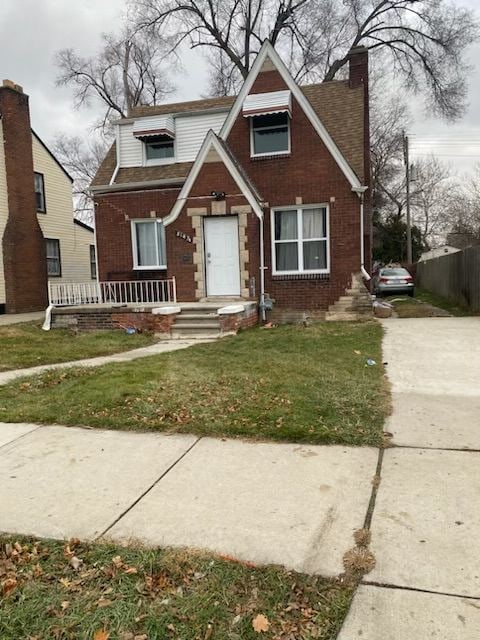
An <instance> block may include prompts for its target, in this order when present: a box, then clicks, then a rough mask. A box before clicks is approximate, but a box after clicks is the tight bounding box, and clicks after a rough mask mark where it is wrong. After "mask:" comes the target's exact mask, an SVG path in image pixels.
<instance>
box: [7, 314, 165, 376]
mask: <svg viewBox="0 0 480 640" xmlns="http://www.w3.org/2000/svg"><path fill="white" fill-rule="evenodd" d="M153 342H154V339H153V337H152V336H149V335H146V334H141V335H133V336H129V335H127V334H126V333H124V332H123V331H92V332H85V333H79V334H77V335H74V334H73V333H72V332H70V331H68V330H67V329H54V330H52V331H43V330H42V328H41V326H40V325H39V324H37V323H26V324H15V325H8V326H4V327H0V371H8V370H10V369H22V368H24V367H35V366H37V365H41V364H54V363H57V362H68V361H69V360H79V359H81V358H93V357H95V356H106V355H109V354H111V353H118V352H119V351H127V350H129V349H136V348H137V347H143V346H146V345H148V344H152V343H153Z"/></svg>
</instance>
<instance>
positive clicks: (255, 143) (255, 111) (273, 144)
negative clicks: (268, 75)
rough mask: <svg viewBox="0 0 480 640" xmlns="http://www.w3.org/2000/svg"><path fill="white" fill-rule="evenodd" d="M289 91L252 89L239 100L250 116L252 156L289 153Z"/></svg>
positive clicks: (246, 116) (290, 104) (248, 116)
mask: <svg viewBox="0 0 480 640" xmlns="http://www.w3.org/2000/svg"><path fill="white" fill-rule="evenodd" d="M291 112H292V96H291V93H290V91H272V92H270V93H253V94H250V95H249V96H247V97H246V99H245V102H244V103H243V115H244V117H245V118H249V119H250V146H251V156H252V158H255V157H261V156H272V155H273V156H275V155H284V154H288V153H290V118H291Z"/></svg>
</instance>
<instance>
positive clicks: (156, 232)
mask: <svg viewBox="0 0 480 640" xmlns="http://www.w3.org/2000/svg"><path fill="white" fill-rule="evenodd" d="M132 240H133V263H134V267H135V269H166V268H167V251H166V243H165V227H164V226H163V223H162V222H161V221H160V220H133V221H132Z"/></svg>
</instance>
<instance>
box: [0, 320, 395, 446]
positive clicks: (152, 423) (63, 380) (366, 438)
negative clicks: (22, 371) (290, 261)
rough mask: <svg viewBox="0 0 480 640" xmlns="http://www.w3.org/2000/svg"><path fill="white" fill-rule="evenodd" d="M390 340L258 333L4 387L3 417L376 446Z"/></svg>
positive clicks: (356, 332) (317, 329)
mask: <svg viewBox="0 0 480 640" xmlns="http://www.w3.org/2000/svg"><path fill="white" fill-rule="evenodd" d="M381 337H382V328H381V326H380V325H378V324H377V323H375V322H370V323H359V324H356V323H324V324H317V325H313V326H311V327H308V328H303V327H296V326H284V327H278V328H275V329H270V330H267V329H253V330H249V331H245V332H243V333H241V334H239V335H238V336H236V337H234V338H225V339H223V340H221V341H218V342H215V343H211V344H204V345H198V346H195V347H192V348H190V349H186V350H183V351H177V352H174V353H169V354H164V355H162V356H155V357H151V358H146V359H142V360H137V361H135V362H131V363H125V364H120V365H119V364H116V365H108V366H104V367H101V368H99V369H95V370H91V369H89V370H87V369H75V370H73V369H72V370H69V371H63V372H61V373H59V372H51V373H47V374H44V375H42V376H40V377H36V378H31V379H29V380H27V381H24V382H23V383H19V384H12V385H9V386H8V387H5V388H3V389H1V390H0V420H1V421H4V422H9V421H11V422H40V423H56V424H66V425H88V426H92V427H101V428H106V429H130V430H142V431H152V430H153V431H163V432H169V433H171V432H179V433H196V434H198V435H203V436H220V437H246V438H256V439H270V440H277V441H290V442H292V441H293V442H308V443H328V444H333V443H340V444H350V445H372V446H375V445H378V444H380V442H381V432H382V426H383V421H384V419H385V416H386V415H387V413H388V408H389V395H388V388H387V383H386V381H385V378H384V371H383V366H382V364H381ZM367 358H373V359H374V360H376V362H377V365H375V366H371V367H369V366H367V365H366V360H367ZM26 391H27V393H25V392H26Z"/></svg>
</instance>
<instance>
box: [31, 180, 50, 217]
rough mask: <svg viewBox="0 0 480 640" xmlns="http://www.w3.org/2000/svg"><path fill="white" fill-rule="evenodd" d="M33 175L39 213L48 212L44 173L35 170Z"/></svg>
mask: <svg viewBox="0 0 480 640" xmlns="http://www.w3.org/2000/svg"><path fill="white" fill-rule="evenodd" d="M33 175H34V185H35V202H36V205H37V213H46V212H47V209H46V207H45V180H44V177H43V173H38V172H35V173H34V174H33Z"/></svg>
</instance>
